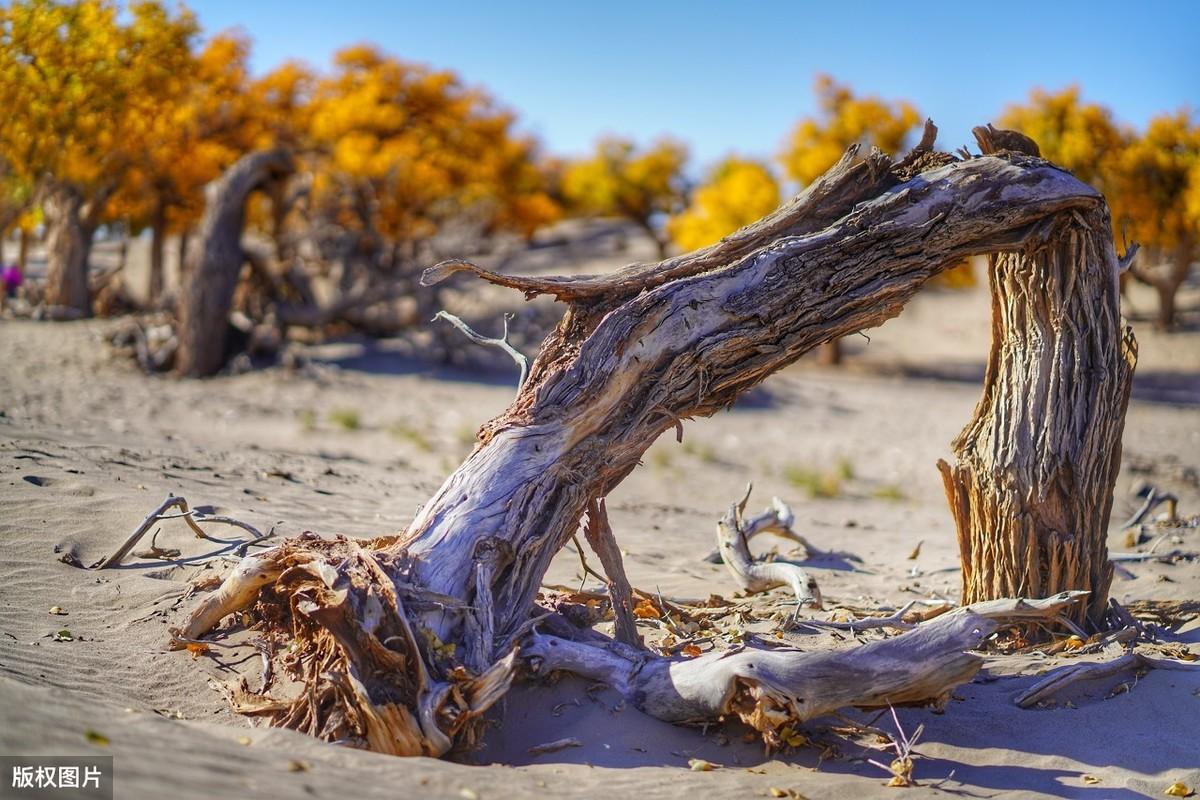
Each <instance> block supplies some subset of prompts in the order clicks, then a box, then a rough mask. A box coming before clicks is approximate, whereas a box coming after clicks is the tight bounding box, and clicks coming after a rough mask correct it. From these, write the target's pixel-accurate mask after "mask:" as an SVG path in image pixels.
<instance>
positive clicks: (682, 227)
mask: <svg viewBox="0 0 1200 800" xmlns="http://www.w3.org/2000/svg"><path fill="white" fill-rule="evenodd" d="M778 206H779V183H778V182H777V181H776V180H775V176H774V175H772V174H771V170H770V168H769V167H768V166H767V165H765V164H763V163H761V162H758V161H752V160H748V159H742V158H737V157H730V158H727V159H725V160H724V161H722V162H721V163H719V164H717V166H716V167H715V168H713V170H712V171H711V173H710V174H709V177H708V179H707V181H705V183H704V184H703V185H702V186H700V187H699V188H697V189H696V190H695V192H693V194H692V199H691V203H690V204H689V205H688V207H687V208H686V209H685V210H684V211H682V212H681V213H679V214H677V215H675V216H674V217H672V218H671V219H670V220H669V221H668V222H667V232H668V233H669V234H670V235H671V239H672V240H673V241H674V242H675V244H676V245H677V246H678V247H679V248H681V249H682V250H695V249H697V248H700V247H705V246H707V245H710V244H712V243H714V242H716V241H719V240H720V239H721V237H723V236H726V235H728V234H730V233H733V232H734V231H736V230H737V229H739V228H741V227H743V226H745V225H748V224H750V223H751V222H754V221H755V220H757V219H759V218H761V217H763V216H766V215H767V214H769V213H771V212H772V211H774V210H775V209H776V208H777V207H778Z"/></svg>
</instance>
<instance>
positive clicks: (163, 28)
mask: <svg viewBox="0 0 1200 800" xmlns="http://www.w3.org/2000/svg"><path fill="white" fill-rule="evenodd" d="M197 30H198V29H197V26H196V21H195V19H194V18H193V17H192V15H191V14H190V13H189V12H187V11H185V10H181V11H179V12H178V13H176V14H173V15H172V14H170V13H168V12H167V11H166V10H165V9H164V8H163V7H162V6H161V5H159V4H157V3H136V4H134V5H132V6H130V8H129V14H128V21H122V20H121V19H119V16H118V9H117V8H116V7H115V6H114V5H111V4H109V3H105V2H102V0H78V1H77V2H74V3H59V2H53V0H16V2H13V3H12V4H11V5H9V6H7V7H4V8H0V108H4V109H5V113H4V115H3V117H2V118H0V159H2V160H3V161H4V162H5V163H6V164H7V165H8V166H9V169H11V170H12V171H13V173H14V174H15V176H16V177H17V179H18V180H20V181H21V182H22V183H24V184H26V185H28V186H32V187H35V188H36V190H37V192H38V199H39V204H40V205H41V207H42V210H43V212H44V214H45V223H46V227H47V251H48V252H47V256H48V275H47V285H46V302H47V303H48V304H49V305H51V306H60V307H63V308H65V309H68V310H69V311H70V312H73V313H75V314H79V315H86V314H87V313H88V312H89V310H90V303H89V291H88V283H87V280H88V278H87V264H88V254H89V251H90V249H91V241H92V236H93V234H94V232H95V229H96V227H97V226H98V225H99V224H100V222H101V221H102V219H103V215H104V211H105V208H106V206H107V203H108V200H109V198H110V197H111V196H112V195H113V193H114V192H115V191H116V190H117V188H118V187H119V186H120V184H121V182H122V181H123V180H124V178H125V175H126V174H127V173H128V171H129V170H130V169H131V168H132V167H133V166H134V164H135V163H136V162H137V161H138V160H139V159H140V158H141V157H142V155H143V153H144V152H145V150H146V148H148V147H150V146H151V145H152V144H153V142H154V139H155V135H156V132H155V121H156V119H157V118H158V117H159V115H161V114H163V113H164V109H169V108H171V106H172V104H173V102H174V99H175V98H176V97H177V95H178V93H179V91H180V89H181V81H184V80H187V79H188V78H189V77H190V74H191V69H190V68H191V59H192V55H191V47H192V42H193V39H194V37H195V36H196V33H197Z"/></svg>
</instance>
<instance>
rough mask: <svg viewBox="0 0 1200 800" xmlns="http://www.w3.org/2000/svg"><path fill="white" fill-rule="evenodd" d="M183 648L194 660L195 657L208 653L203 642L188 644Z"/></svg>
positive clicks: (206, 646)
mask: <svg viewBox="0 0 1200 800" xmlns="http://www.w3.org/2000/svg"><path fill="white" fill-rule="evenodd" d="M185 647H186V648H187V651H188V652H189V653H191V654H192V658H196V657H197V656H201V655H204V654H205V653H207V652H208V645H206V644H204V643H203V642H188V643H187V644H186V645H185Z"/></svg>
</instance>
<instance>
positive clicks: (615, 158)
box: [562, 138, 688, 258]
mask: <svg viewBox="0 0 1200 800" xmlns="http://www.w3.org/2000/svg"><path fill="white" fill-rule="evenodd" d="M687 158H688V152H687V148H686V147H685V146H684V145H682V144H680V143H679V142H676V141H673V140H671V139H662V140H660V141H658V142H655V143H654V144H652V145H650V146H649V147H647V148H645V149H638V147H637V146H636V145H635V144H634V143H633V142H631V141H629V140H627V139H618V138H605V139H601V140H600V141H599V142H597V144H596V152H595V154H594V155H592V156H591V157H590V158H587V159H584V160H581V161H577V162H575V163H572V164H570V165H568V166H567V168H566V171H565V173H564V175H563V185H562V190H563V195H564V196H565V197H566V199H567V200H568V202H569V203H571V205H572V206H573V208H574V209H575V210H577V211H581V212H584V213H589V214H603V215H606V216H614V217H622V218H624V219H628V220H630V221H631V222H633V223H635V224H636V225H638V226H639V227H640V228H642V230H644V231H645V232H646V233H647V234H649V235H650V237H651V238H652V239H654V242H655V244H656V245H657V247H658V253H659V257H660V258H666V256H667V244H668V240H667V237H666V236H665V235H664V234H663V232H662V231H661V230H660V229H659V227H658V225H657V221H658V218H659V217H661V216H663V215H669V214H673V213H675V212H676V211H678V210H679V209H680V207H682V205H683V203H684V200H685V197H686V193H687V185H686V182H685V180H684V175H683V167H684V165H685V164H686V163H687Z"/></svg>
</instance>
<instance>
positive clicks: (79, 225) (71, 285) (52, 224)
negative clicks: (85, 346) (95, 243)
mask: <svg viewBox="0 0 1200 800" xmlns="http://www.w3.org/2000/svg"><path fill="white" fill-rule="evenodd" d="M42 209H43V212H44V213H45V215H46V260H47V273H46V303H47V305H50V306H59V307H61V308H63V309H66V310H67V311H68V312H70V313H73V314H74V315H77V316H80V317H86V316H88V314H89V313H90V311H91V309H90V307H89V297H88V275H87V273H88V256H89V254H90V252H91V247H92V233H93V231H94V229H91V228H89V227H88V226H87V225H86V224H85V214H84V198H83V195H82V194H80V193H79V191H78V190H76V189H75V188H74V187H71V186H64V185H58V186H54V187H52V188H51V189H50V190H48V191H47V193H46V196H45V199H44V201H43V203H42Z"/></svg>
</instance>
